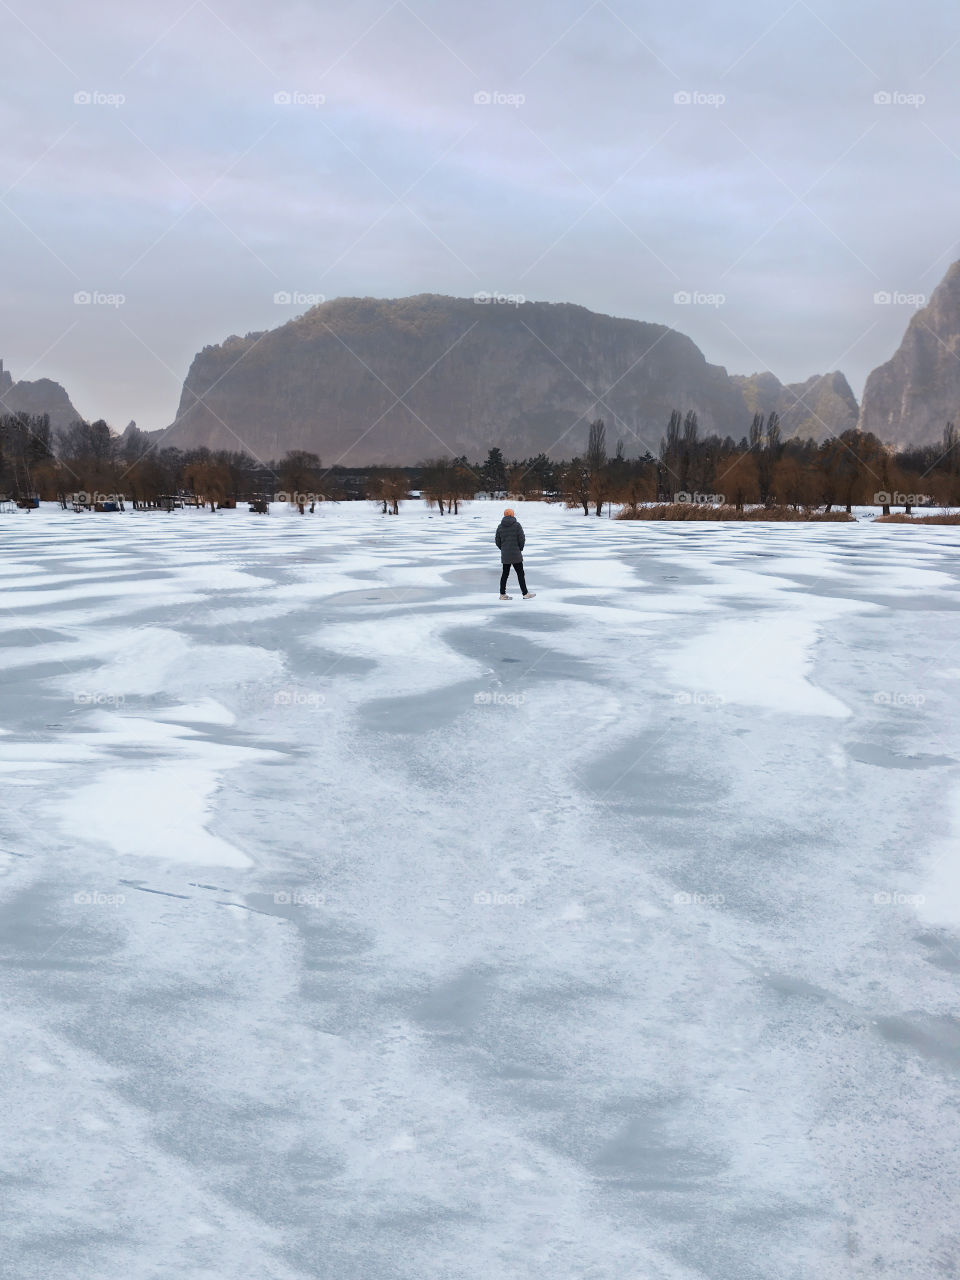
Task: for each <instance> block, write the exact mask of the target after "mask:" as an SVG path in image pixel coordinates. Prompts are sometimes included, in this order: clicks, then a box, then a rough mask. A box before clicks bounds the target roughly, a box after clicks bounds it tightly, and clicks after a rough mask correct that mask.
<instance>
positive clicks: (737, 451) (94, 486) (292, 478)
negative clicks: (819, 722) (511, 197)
mask: <svg viewBox="0 0 960 1280" xmlns="http://www.w3.org/2000/svg"><path fill="white" fill-rule="evenodd" d="M417 492H419V494H420V495H421V496H422V497H423V498H424V499H425V500H426V501H427V502H428V503H429V504H431V505H432V506H434V507H435V508H437V509H439V511H440V512H441V513H442V514H447V513H448V512H449V513H453V514H456V513H457V512H458V511H459V508H460V504H461V503H462V502H463V501H465V500H467V499H470V498H472V497H474V496H475V495H476V494H477V493H484V494H488V495H489V496H491V497H500V496H503V497H507V496H513V497H516V498H525V499H531V500H535V499H541V500H547V501H553V502H560V501H562V502H565V503H566V504H567V505H568V506H570V507H572V508H579V509H582V510H583V512H584V514H585V515H587V514H590V513H595V514H596V515H600V514H601V512H602V510H603V508H604V506H607V505H617V506H620V507H623V508H624V509H626V510H627V511H630V510H636V509H637V508H639V507H640V506H641V505H643V504H647V503H654V502H664V503H678V502H680V503H682V502H710V503H721V502H722V503H724V504H728V505H731V506H734V507H736V508H738V509H741V510H742V509H743V508H744V507H745V506H754V505H764V506H782V507H785V506H789V507H792V508H794V509H801V508H803V509H813V508H821V507H822V508H823V509H824V510H825V511H827V512H829V511H830V510H832V509H833V508H841V509H845V510H847V511H849V510H850V509H851V507H852V506H855V505H863V504H867V505H869V504H873V503H877V504H879V505H881V506H882V507H883V508H884V514H886V513H888V512H889V508H890V506H891V505H895V506H903V507H904V508H905V509H909V508H910V506H912V505H919V504H921V503H923V502H924V501H930V502H933V503H935V504H936V505H940V506H960V438H958V433H957V430H956V428H955V426H954V424H953V423H952V422H948V423H947V424H946V427H945V429H944V433H943V438H942V440H941V441H940V442H939V443H938V444H936V445H929V446H924V447H922V448H920V447H913V448H908V449H903V450H900V451H895V450H893V449H891V448H889V447H888V446H886V445H884V444H883V443H882V442H881V441H880V440H878V439H877V437H876V436H874V435H871V434H870V433H866V432H860V431H856V430H850V431H845V432H843V433H842V434H841V435H839V436H832V437H830V438H829V439H827V440H825V441H823V442H822V443H821V444H817V443H815V442H813V441H810V440H800V439H798V438H796V437H794V438H792V439H789V440H784V439H783V438H782V436H781V430H780V421H779V418H778V417H777V415H776V414H775V413H772V414H770V415H769V417H767V418H764V417H763V416H762V415H760V414H757V415H755V417H754V419H753V422H752V423H751V425H750V428H749V431H748V432H747V433H746V434H745V435H744V436H743V437H742V438H741V439H740V440H739V441H735V440H734V439H733V438H732V437H731V436H726V437H720V436H718V435H715V434H711V435H701V434H700V428H699V423H698V421H697V415H696V414H695V413H692V412H691V413H687V414H686V415H685V416H684V415H682V414H681V413H680V412H679V411H676V410H675V411H674V412H673V413H672V414H671V416H670V420H669V422H668V423H667V424H666V431H665V433H664V435H663V437H662V439H661V441H660V446H659V450H658V453H657V455H656V456H654V455H653V454H652V453H650V452H649V451H647V452H645V453H644V454H643V455H642V456H640V457H633V458H627V457H626V454H625V450H624V445H623V441H622V440H619V441H617V443H616V446H615V448H614V451H613V453H612V455H611V454H609V453H608V448H607V438H606V427H605V425H604V423H603V421H602V419H597V420H596V421H595V422H593V423H591V424H590V426H589V428H588V432H587V438H586V440H585V448H584V450H583V451H582V453H580V454H578V455H577V456H576V457H575V458H573V459H571V460H570V461H555V460H554V459H551V458H548V457H547V456H546V455H545V454H543V453H541V454H538V455H537V456H535V457H532V458H526V459H522V460H514V461H508V460H507V459H506V458H505V457H504V455H503V452H502V450H500V449H499V448H493V449H491V450H490V451H489V453H488V454H487V457H486V459H485V460H484V461H483V462H471V461H470V460H469V459H468V458H467V457H466V456H461V457H443V456H438V457H434V458H429V459H426V460H424V461H423V462H421V463H420V464H419V465H418V466H415V467H365V468H351V467H343V466H334V467H328V468H325V467H324V466H323V465H322V462H321V460H320V458H319V457H318V456H317V455H316V454H314V453H310V452H307V451H304V450H292V451H290V452H288V453H287V454H286V455H285V456H284V457H283V458H281V459H280V460H279V461H270V462H261V461H258V460H257V459H255V458H252V457H251V456H250V455H249V454H248V453H246V452H244V451H242V450H239V451H234V452H231V451H227V450H210V449H206V448H196V449H187V450H181V449H174V448H164V447H163V445H162V442H161V443H160V444H157V443H155V442H154V441H153V440H152V439H151V438H150V437H149V436H147V435H145V434H144V433H143V432H142V431H139V430H137V428H136V427H134V426H133V425H131V426H130V427H128V428H127V430H126V431H125V432H124V433H123V434H122V435H116V434H115V433H114V432H112V431H111V430H110V428H109V427H108V426H107V424H106V423H105V422H103V421H102V420H101V421H98V422H93V423H86V422H76V423H73V424H72V425H71V426H70V427H68V428H67V429H66V430H64V431H59V432H53V431H51V428H50V423H49V420H48V419H47V418H46V417H33V416H30V415H28V414H24V413H18V414H11V415H7V416H3V417H0V497H9V498H18V499H19V498H27V497H31V496H37V497H39V498H41V499H45V500H54V499H57V498H59V499H60V500H61V501H64V500H66V499H67V498H68V497H69V496H71V495H75V494H80V495H83V496H87V497H92V496H93V495H119V496H121V497H122V498H123V499H124V500H125V501H127V502H130V503H132V504H133V505H134V506H144V507H150V506H159V505H162V504H163V502H164V500H165V499H168V498H169V497H171V496H177V497H184V496H186V497H188V498H189V499H190V500H192V501H195V502H197V503H198V504H202V505H209V506H210V507H211V508H216V507H219V506H230V505H234V504H235V503H236V502H238V501H247V500H255V499H263V500H267V501H270V500H274V501H276V500H278V499H279V500H287V501H291V502H297V503H299V504H300V505H301V507H303V505H304V504H305V503H307V502H309V503H311V504H312V503H315V502H323V501H342V500H350V499H371V500H375V501H377V502H378V503H380V505H381V509H382V510H383V511H384V512H388V513H392V514H394V515H395V514H397V513H398V512H399V509H400V503H401V502H403V501H405V500H406V499H407V498H409V497H410V496H411V494H413V493H417Z"/></svg>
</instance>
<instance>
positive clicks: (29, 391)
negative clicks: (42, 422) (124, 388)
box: [0, 360, 80, 431]
mask: <svg viewBox="0 0 960 1280" xmlns="http://www.w3.org/2000/svg"><path fill="white" fill-rule="evenodd" d="M4 413H29V414H34V415H37V414H42V413H46V414H48V415H49V417H50V425H51V427H53V429H54V431H59V430H60V429H61V428H63V427H69V425H70V423H71V422H77V421H79V420H80V414H79V413H78V412H77V411H76V409H75V408H74V407H73V405H72V404H71V403H70V397H69V396H68V395H67V393H66V391H64V389H63V387H61V385H60V383H59V382H51V381H50V379H49V378H38V379H37V380H36V382H14V380H13V378H12V376H11V375H10V373H9V372H8V371H7V370H6V369H4V367H3V361H2V360H0V414H4Z"/></svg>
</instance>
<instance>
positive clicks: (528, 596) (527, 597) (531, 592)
mask: <svg viewBox="0 0 960 1280" xmlns="http://www.w3.org/2000/svg"><path fill="white" fill-rule="evenodd" d="M536 594H537V593H536V592H535V591H528V592H527V594H526V595H525V596H524V597H523V598H524V600H532V599H533V597H534V596H535V595H536Z"/></svg>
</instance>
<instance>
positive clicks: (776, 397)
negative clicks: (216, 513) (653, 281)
mask: <svg viewBox="0 0 960 1280" xmlns="http://www.w3.org/2000/svg"><path fill="white" fill-rule="evenodd" d="M801 395H802V396H803V401H802V402H801V401H800V399H799V397H800V396H801ZM768 402H769V407H767V408H765V409H763V410H761V411H763V412H769V408H771V407H772V408H776V409H777V411H778V412H779V413H780V414H781V416H782V418H783V419H784V426H785V434H787V435H789V434H790V433H791V431H792V429H794V427H795V428H796V429H797V430H799V431H801V433H802V434H814V435H817V436H823V435H826V434H829V433H830V432H835V431H842V430H844V429H845V428H846V427H848V426H850V425H852V424H853V423H855V421H856V415H857V405H856V401H855V399H854V398H853V394H852V392H851V391H850V388H849V386H848V385H847V383H846V379H845V378H844V377H843V375H842V374H827V375H823V376H822V377H815V378H812V379H810V380H809V382H807V383H803V384H798V385H796V386H791V387H784V386H782V384H780V383H779V381H778V380H777V379H776V378H774V377H773V376H772V375H769V374H761V375H754V376H753V377H752V378H731V377H730V376H728V374H727V372H726V370H725V369H723V368H721V367H720V366H718V365H711V364H708V363H707V361H706V359H705V358H704V356H703V353H702V352H701V351H700V350H699V348H698V347H697V346H696V345H695V344H694V343H693V342H692V341H691V340H690V339H689V338H688V337H685V336H684V335H683V334H682V333H678V332H677V331H676V330H674V329H671V328H668V327H667V326H665V325H659V324H647V323H644V322H642V321H638V320H624V319H617V318H614V317H612V316H605V315H599V314H597V313H595V312H592V311H588V310H587V309H586V308H585V307H580V306H574V305H572V304H568V303H545V302H525V303H523V304H521V305H519V306H514V305H507V304H504V303H499V302H488V303H486V304H484V305H480V304H478V303H477V302H475V301H474V300H473V299H466V298H449V297H442V296H439V295H436V294H420V295H418V296H416V297H411V298H397V299H377V298H338V299H336V300H334V301H330V302H325V303H323V304H322V305H321V306H318V307H314V308H313V309H312V310H310V311H308V312H307V313H306V314H305V315H303V316H300V317H298V318H297V319H294V320H290V321H289V322H287V323H286V324H283V325H281V326H280V327H279V328H277V329H273V330H269V331H266V332H264V333H251V334H247V336H246V337H243V338H241V337H237V336H232V337H230V338H227V339H226V341H224V342H223V343H221V344H220V345H218V346H209V347H204V349H203V350H202V351H201V352H200V353H199V354H198V355H197V356H196V357H195V358H194V360H193V363H192V365H191V367H190V371H189V373H188V375H187V378H186V381H185V383H184V387H183V393H182V395H181V399H180V406H179V409H178V411H177V416H176V419H175V421H174V423H173V424H172V426H171V428H170V429H169V430H168V431H167V432H166V433H165V434H164V436H163V441H164V444H170V445H177V446H180V447H185V446H189V445H197V444H205V445H208V446H209V447H211V448H220V449H241V448H245V449H247V450H249V451H250V452H251V453H253V454H255V455H256V456H258V457H260V458H264V459H266V458H276V457H279V456H281V455H282V454H283V453H285V452H286V451H287V450H289V449H309V450H312V451H314V452H316V453H319V454H320V455H321V457H322V458H323V460H324V462H325V463H327V464H328V465H332V464H334V463H337V462H342V463H343V464H344V465H366V464H369V463H375V462H394V463H398V464H399V463H411V462H415V461H418V460H419V459H422V458H424V457H426V456H429V455H432V454H441V453H447V452H452V453H454V454H459V453H466V454H467V455H468V456H471V457H478V456H480V455H481V454H483V453H485V452H486V451H487V450H488V449H489V448H490V447H491V446H493V445H499V446H500V447H502V448H503V450H504V452H505V453H507V455H508V456H510V457H520V456H524V455H531V454H535V453H538V452H540V451H541V450H542V451H543V452H545V453H548V454H550V455H552V456H554V457H562V456H566V457H570V456H572V455H573V454H574V453H576V452H577V451H579V450H581V449H582V448H583V443H584V440H585V438H586V434H587V424H588V423H589V421H590V420H591V419H592V418H595V417H602V418H603V419H604V420H605V422H606V424H607V436H608V439H609V440H610V441H611V443H612V442H613V441H615V440H616V439H617V438H618V437H622V438H623V440H624V444H625V448H626V451H627V453H628V454H636V453H642V452H643V451H644V450H645V449H650V450H651V451H652V452H656V449H657V446H658V444H659V440H660V436H661V435H662V434H663V431H664V429H665V427H666V423H667V421H668V419H669V416H670V412H671V410H672V409H674V408H676V409H680V410H681V411H682V412H686V411H687V410H689V409H693V410H695V411H696V412H697V414H698V416H699V420H700V426H701V431H702V432H703V433H708V432H712V431H716V432H718V433H719V434H720V435H722V436H726V435H730V436H733V437H734V438H735V439H737V440H739V439H740V438H741V437H742V436H743V435H745V434H746V433H747V431H748V430H749V426H750V420H751V418H752V416H753V412H754V409H753V405H754V404H763V405H767V404H768Z"/></svg>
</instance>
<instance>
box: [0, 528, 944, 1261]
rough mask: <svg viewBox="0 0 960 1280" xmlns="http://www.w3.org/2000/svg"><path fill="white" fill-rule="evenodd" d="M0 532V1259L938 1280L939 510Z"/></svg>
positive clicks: (940, 1090)
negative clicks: (684, 519)
mask: <svg viewBox="0 0 960 1280" xmlns="http://www.w3.org/2000/svg"><path fill="white" fill-rule="evenodd" d="M518 514H519V516H520V519H521V521H522V523H523V524H524V526H525V528H526V531H527V549H526V561H527V573H528V578H529V581H530V585H531V588H532V589H533V590H534V591H536V592H537V593H538V594H537V598H536V600H533V601H529V602H525V601H522V600H520V599H518V598H516V593H515V598H514V600H513V601H511V602H510V603H509V604H501V603H500V602H499V601H498V600H497V598H496V597H497V589H498V578H499V564H498V555H497V552H496V548H495V546H494V544H493V527H494V525H495V522H496V519H497V518H498V515H499V512H498V510H497V509H496V508H494V507H492V506H491V505H489V504H481V503H477V504H472V505H470V506H468V507H466V508H465V510H464V511H463V513H462V514H461V515H460V516H459V517H443V518H441V517H440V516H439V514H438V513H436V512H434V513H428V512H426V511H423V510H421V509H420V508H419V507H418V506H417V505H416V504H412V503H411V504H408V505H407V507H406V508H405V509H404V510H403V511H402V513H401V515H400V516H399V517H398V518H391V517H388V518H384V517H382V516H381V515H379V513H377V512H376V511H374V510H373V509H372V508H370V507H367V506H363V505H359V504H347V505H344V506H342V507H332V506H324V507H322V508H321V509H320V510H319V511H318V512H317V514H316V515H315V516H313V517H309V516H306V517H303V518H301V517H299V516H297V515H296V514H295V513H292V512H289V511H287V510H283V509H280V508H277V507H275V508H274V510H273V512H272V514H271V515H270V517H269V518H266V519H264V518H262V517H257V516H250V515H248V514H247V513H246V512H244V511H233V512H220V513H217V514H215V515H214V514H212V513H209V512H194V511H182V512H176V513H173V514H166V513H141V512H127V513H124V514H118V515H112V514H104V515H92V514H88V515H83V516H76V515H74V514H73V513H72V512H71V513H64V512H60V511H59V510H58V509H49V508H42V509H41V510H39V511H35V512H31V513H30V514H29V515H17V516H10V517H0V519H2V520H3V523H2V526H0V536H2V538H3V554H2V555H0V671H2V673H3V675H2V678H3V681H4V684H3V694H4V697H3V707H4V714H3V733H2V737H0V779H2V781H0V786H2V789H3V801H2V805H0V887H2V892H0V948H2V950H0V975H2V982H0V991H2V996H3V1017H4V1032H5V1034H4V1036H3V1037H2V1040H0V1044H2V1059H0V1069H2V1072H3V1080H4V1082H5V1085H6V1090H7V1099H8V1105H7V1106H6V1107H5V1108H4V1110H3V1119H2V1121H0V1124H2V1134H0V1161H2V1163H0V1181H2V1187H0V1205H2V1209H0V1215H2V1218H3V1229H2V1231H0V1273H2V1274H3V1275H4V1276H6V1275H9V1276H11V1277H16V1280H41V1278H42V1280H168V1278H169V1280H173V1278H174V1277H176V1278H177V1280H252V1278H254V1277H255V1278H256V1280H311V1278H314V1277H323V1278H324V1280H327V1278H330V1280H334V1278H335V1280H387V1278H388V1277H389V1280H448V1278H449V1280H453V1278H456V1280H517V1278H518V1277H537V1278H538V1280H539V1277H549V1278H550V1280H574V1278H576V1280H809V1278H811V1277H816V1280H833V1278H834V1277H836V1278H837V1280H839V1278H840V1277H844V1278H854V1280H859V1278H861V1277H862V1278H864V1280H866V1278H867V1277H870V1278H871V1280H872V1278H873V1277H877V1276H885V1277H891V1278H893V1277H896V1280H921V1278H924V1280H925V1278H927V1277H931V1278H933V1277H955V1276H956V1275H958V1274H960V1246H958V1231H957V1214H956V1187H957V1185H958V1183H960V1121H958V1115H957V1110H956V1086H957V1074H958V1071H960V1018H958V1013H957V1010H958V1005H957V981H958V976H960V869H958V868H960V858H958V843H957V841H958V833H960V765H958V763H957V761H960V717H958V715H957V711H958V703H960V683H958V680H960V652H958V647H957V634H958V633H957V622H956V611H957V609H958V607H960V568H958V564H960V560H958V557H957V533H956V530H954V529H951V528H949V527H927V528H905V527H900V526H891V525H887V526H883V525H871V524H868V523H862V524H858V525H852V526H851V525H835V526H831V525H828V524H817V525H808V526H799V525H781V524H773V525H769V526H762V525H757V524H750V525H741V526H737V525H731V524H720V525H717V526H706V525H702V526H701V525H695V524H677V525H674V524H661V523H657V524H651V525H646V524H643V523H617V522H612V521H608V520H606V519H603V520H597V519H595V518H594V517H592V516H591V517H590V518H589V519H584V518H583V517H582V516H579V515H578V514H576V513H573V512H566V511H562V510H559V509H556V508H547V507H542V506H539V505H534V504H530V505H526V506H523V507H522V508H521V509H520V510H519V513H518Z"/></svg>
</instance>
